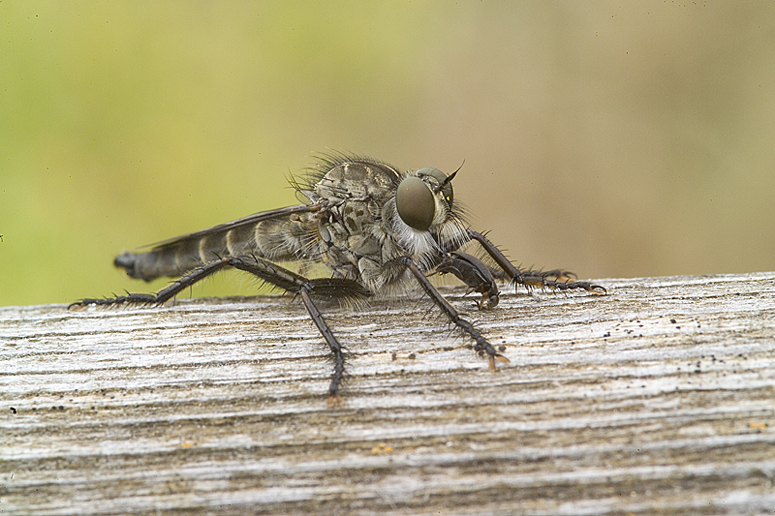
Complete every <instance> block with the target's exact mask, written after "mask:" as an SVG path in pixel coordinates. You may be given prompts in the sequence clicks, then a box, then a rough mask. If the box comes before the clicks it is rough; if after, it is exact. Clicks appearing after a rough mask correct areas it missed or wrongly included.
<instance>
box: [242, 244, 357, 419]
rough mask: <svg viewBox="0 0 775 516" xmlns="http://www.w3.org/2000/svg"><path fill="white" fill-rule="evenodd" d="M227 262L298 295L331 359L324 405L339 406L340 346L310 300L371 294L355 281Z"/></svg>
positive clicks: (254, 261)
mask: <svg viewBox="0 0 775 516" xmlns="http://www.w3.org/2000/svg"><path fill="white" fill-rule="evenodd" d="M230 262H231V265H232V266H233V267H235V268H237V269H240V270H243V271H246V272H249V273H251V274H253V275H255V276H258V277H259V278H261V279H262V280H264V281H266V282H268V283H271V284H273V285H276V286H278V287H280V288H283V289H285V290H287V291H289V292H294V293H297V294H299V297H301V302H302V303H303V304H304V308H306V309H307V312H308V313H309V315H310V317H311V318H312V322H314V323H315V326H317V327H318V330H320V333H321V335H323V339H325V341H326V344H328V347H329V349H330V350H331V354H332V356H333V359H334V372H333V374H332V375H331V384H330V385H329V387H328V404H329V406H331V405H338V404H340V403H341V402H342V397H341V395H340V394H339V387H340V386H341V384H342V381H343V380H344V375H345V368H344V354H343V353H342V345H341V344H340V343H339V340H338V339H337V338H336V336H335V335H334V332H333V331H331V328H330V327H329V326H328V323H327V322H326V320H325V319H324V318H323V314H321V313H320V310H319V309H318V307H317V306H316V305H315V303H314V302H313V300H312V296H316V297H322V298H326V299H363V298H365V297H368V296H370V295H371V293H370V292H369V291H368V290H367V289H366V288H365V287H364V286H363V285H361V284H360V283H358V282H357V281H353V280H349V279H344V278H320V279H307V278H305V277H304V276H301V275H299V274H296V273H295V272H292V271H289V270H288V269H285V268H283V267H280V266H278V265H276V264H274V263H272V262H270V261H267V260H263V259H261V258H256V257H252V256H241V257H237V258H231V259H230Z"/></svg>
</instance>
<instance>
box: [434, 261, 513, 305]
mask: <svg viewBox="0 0 775 516" xmlns="http://www.w3.org/2000/svg"><path fill="white" fill-rule="evenodd" d="M436 272H438V273H439V274H446V273H450V274H454V275H455V276H456V277H457V278H458V279H459V280H461V281H462V282H463V283H465V284H466V285H468V286H469V287H470V288H471V290H472V291H474V292H479V293H480V294H482V298H481V299H480V300H479V301H477V304H478V305H479V308H485V309H489V308H495V307H496V306H498V301H499V298H498V294H499V293H500V292H499V291H498V285H497V283H495V279H494V278H493V276H492V272H491V271H490V268H489V267H487V266H486V265H485V264H484V263H482V261H481V260H480V259H479V258H476V257H475V256H471V255H470V254H466V253H461V252H460V251H452V252H451V253H447V255H446V256H445V257H444V260H442V262H441V263H440V264H439V265H438V266H437V267H436Z"/></svg>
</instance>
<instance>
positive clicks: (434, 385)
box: [0, 273, 775, 516]
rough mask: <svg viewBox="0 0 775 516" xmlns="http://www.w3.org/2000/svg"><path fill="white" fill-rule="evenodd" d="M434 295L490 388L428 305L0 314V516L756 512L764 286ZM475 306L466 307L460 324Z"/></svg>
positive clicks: (747, 281) (724, 281)
mask: <svg viewBox="0 0 775 516" xmlns="http://www.w3.org/2000/svg"><path fill="white" fill-rule="evenodd" d="M601 283H603V284H605V285H606V286H608V287H609V291H610V295H608V296H605V297H601V296H592V295H584V294H581V295H579V294H573V295H569V296H564V295H553V294H541V295H540V296H538V298H536V297H533V296H528V295H524V294H521V295H513V294H507V295H504V296H503V299H502V302H501V305H500V306H499V307H498V308H497V309H496V310H493V311H489V312H478V311H476V310H474V309H473V308H472V301H471V300H470V299H466V298H463V297H461V291H460V290H455V291H451V293H450V296H451V298H452V299H453V303H454V304H456V305H457V306H458V307H470V310H469V311H470V313H471V314H472V315H473V316H474V317H475V318H476V319H477V321H478V323H479V326H480V327H481V328H482V329H483V330H484V331H485V333H486V334H487V335H488V336H489V337H491V340H492V342H493V343H495V344H496V345H501V344H503V345H505V346H506V348H507V349H506V352H505V354H506V355H507V356H508V357H509V358H510V359H511V364H510V365H508V366H501V367H499V370H498V372H497V373H490V372H489V371H488V370H487V364H486V361H484V360H482V359H480V358H478V357H476V356H475V355H474V353H473V352H472V351H469V350H468V349H466V348H467V345H468V342H467V341H466V340H464V339H463V338H461V337H459V336H457V334H454V333H452V334H451V333H450V331H449V330H448V329H445V327H444V325H439V324H438V320H437V319H438V318H437V317H436V313H435V312H434V311H432V310H431V311H429V307H428V304H427V303H425V302H415V301H410V302H406V301H377V302H374V303H373V304H372V305H371V306H370V307H367V308H365V309H363V310H359V311H348V310H344V309H338V308H332V309H329V310H328V311H327V312H326V313H327V314H328V317H329V320H330V321H331V323H332V325H333V326H334V327H335V329H336V330H337V331H338V334H339V336H340V337H341V339H342V341H343V342H344V343H346V344H347V345H348V348H349V356H350V361H349V371H350V374H351V376H350V378H349V381H348V383H347V384H346V388H345V390H344V396H345V403H344V405H343V406H341V407H338V408H328V407H327V406H326V388H327V384H328V375H329V367H330V365H329V364H328V363H327V361H326V360H325V357H326V350H325V345H324V344H323V342H322V339H321V338H320V337H319V336H318V334H317V332H316V330H315V328H314V326H313V325H312V323H311V322H310V321H309V319H308V317H307V316H306V313H305V311H304V310H303V308H302V307H301V306H300V304H299V303H297V302H295V301H294V300H293V299H292V298H290V297H283V296H274V297H272V296H266V297H258V298H229V299H206V300H181V301H179V302H178V303H177V305H176V306H174V307H164V308H157V309H155V308H122V309H114V310H109V309H100V308H88V309H85V310H82V311H79V312H68V311H66V310H65V308H64V307H63V306H61V305H55V306H30V307H6V308H0V354H1V361H0V414H2V417H0V460H1V461H2V470H1V471H0V475H2V477H1V478H0V512H2V513H3V514H18V515H21V514H33V513H35V514H123V513H131V514H160V513H173V512H174V513H184V514H210V513H217V514H242V513H253V512H255V513H267V514H269V513H276V514H288V513H299V514H305V513H309V514H372V513H374V512H377V511H379V512H380V513H384V514H439V513H441V514H451V513H455V514H531V515H541V514H569V515H571V514H572V515H578V514H627V513H632V514H637V515H638V516H642V515H647V514H687V515H688V514H692V515H694V514H760V513H762V514H763V513H766V514H771V513H772V510H773V507H775V488H773V479H774V478H775V430H774V427H775V295H774V294H775V273H762V274H748V275H737V276H709V277H671V278H651V279H627V280H605V281H601ZM466 309H469V308H466Z"/></svg>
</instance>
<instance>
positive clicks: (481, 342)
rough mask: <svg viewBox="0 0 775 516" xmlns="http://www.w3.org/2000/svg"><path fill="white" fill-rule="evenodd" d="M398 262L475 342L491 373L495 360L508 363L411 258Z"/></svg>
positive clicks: (477, 350)
mask: <svg viewBox="0 0 775 516" xmlns="http://www.w3.org/2000/svg"><path fill="white" fill-rule="evenodd" d="M398 261H399V263H401V265H403V266H404V267H406V268H407V269H409V271H410V272H411V273H412V275H413V276H414V277H415V279H416V280H417V281H418V282H419V283H420V286H421V287H422V289H423V290H424V291H425V293H426V294H428V297H430V298H431V299H432V300H433V302H434V303H436V306H438V307H439V308H440V309H441V311H442V312H444V315H446V316H447V317H448V318H449V320H450V321H451V322H452V324H454V325H455V326H457V327H458V328H460V329H461V330H463V331H464V332H465V333H467V334H468V335H469V336H470V337H471V338H472V339H473V340H474V341H475V342H476V345H475V346H474V350H475V351H476V352H477V353H479V354H480V355H483V354H484V353H487V358H488V360H489V366H490V370H491V371H495V360H496V359H497V360H499V361H500V362H503V363H504V364H508V363H509V359H508V358H506V357H505V356H503V355H501V354H500V353H498V352H497V351H496V350H495V348H494V347H493V346H492V344H490V343H489V342H488V341H487V339H485V338H484V336H483V335H482V332H480V331H479V330H477V329H476V328H475V327H474V325H473V324H471V322H470V321H468V320H466V319H464V318H463V317H461V316H460V314H459V313H458V311H457V310H455V308H454V307H453V306H452V305H451V304H449V301H447V300H446V299H444V296H442V295H441V294H439V291H438V290H436V289H435V288H434V286H433V285H432V284H431V282H430V281H428V278H426V277H425V274H423V272H422V271H421V270H420V268H419V267H418V266H417V264H416V263H414V261H413V260H412V259H411V258H409V257H408V256H405V257H403V258H399V260H398Z"/></svg>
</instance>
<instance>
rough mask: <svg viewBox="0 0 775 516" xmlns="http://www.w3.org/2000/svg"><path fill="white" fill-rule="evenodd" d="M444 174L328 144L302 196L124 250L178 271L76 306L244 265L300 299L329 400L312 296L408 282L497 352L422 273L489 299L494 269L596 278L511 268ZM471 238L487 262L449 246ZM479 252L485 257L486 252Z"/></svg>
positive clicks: (153, 272) (518, 276)
mask: <svg viewBox="0 0 775 516" xmlns="http://www.w3.org/2000/svg"><path fill="white" fill-rule="evenodd" d="M456 173H457V171H455V172H453V173H452V174H450V175H447V174H445V173H444V172H442V171H440V170H438V169H435V168H421V169H419V170H414V171H412V170H410V171H405V172H402V171H400V170H399V169H397V168H395V167H393V166H392V165H389V164H387V163H384V162H381V161H377V160H374V159H371V158H367V157H362V156H351V155H344V154H332V155H327V156H324V157H322V158H320V160H319V162H318V163H317V165H316V166H315V167H313V168H312V169H310V170H308V172H307V174H306V175H305V176H304V178H302V179H300V180H296V179H294V178H291V184H292V186H293V187H294V188H295V190H296V192H297V196H298V197H299V198H300V200H303V204H299V205H296V206H289V207H286V208H279V209H275V210H270V211H264V212H260V213H256V214H253V215H249V216H247V217H244V218H242V219H238V220H235V221H232V222H227V223H225V224H221V225H218V226H214V227H211V228H209V229H204V230H202V231H197V232H195V233H189V234H187V235H182V236H179V237H176V238H172V239H170V240H165V241H163V242H160V243H158V244H155V245H154V246H153V247H151V249H150V250H148V251H147V252H141V253H130V252H126V253H124V254H122V255H120V256H118V257H116V259H115V261H114V264H115V265H116V266H117V267H121V268H123V269H125V270H126V273H127V274H128V275H129V276H131V277H132V278H139V279H143V280H146V281H151V280H153V279H155V278H158V277H161V276H169V277H177V278H178V279H177V280H176V281H175V282H174V283H172V284H170V285H169V286H168V287H166V288H163V289H162V290H160V291H159V292H157V293H156V294H131V293H128V294H127V295H125V296H118V297H114V298H107V299H83V300H81V301H79V302H76V303H73V304H72V305H70V306H71V307H83V306H87V305H121V304H161V303H164V302H165V301H167V300H169V299H171V298H173V297H174V296H175V295H176V294H178V293H179V292H181V291H182V290H184V289H186V288H188V287H190V286H191V285H193V284H195V283H196V282H198V281H200V280H202V279H204V278H206V277H207V276H210V275H211V274H214V273H215V272H217V271H220V270H222V269H227V268H234V269H239V270H242V271H245V272H248V273H250V274H252V275H254V276H256V277H257V278H260V279H261V280H263V281H264V282H266V283H269V284H271V285H273V286H275V287H278V288H280V289H283V290H285V291H288V292H292V293H294V294H296V295H297V296H298V298H299V299H301V302H302V304H303V305H304V307H305V308H306V309H307V312H309V315H310V317H311V318H312V321H313V322H314V323H315V325H316V326H317V328H318V329H319V330H320V333H321V334H322V336H323V339H324V340H325V341H326V343H327V344H328V347H329V348H330V350H331V356H332V358H333V364H334V368H333V372H332V375H331V383H330V385H329V388H328V394H329V403H338V402H339V401H340V400H341V397H340V395H339V390H340V386H341V383H342V380H343V378H344V374H345V356H344V354H343V350H342V346H341V344H340V343H339V340H338V339H337V337H336V335H335V334H334V332H333V331H331V328H330V327H329V325H328V323H327V322H326V320H325V318H324V317H323V315H322V314H321V312H320V310H319V309H318V304H317V302H316V301H319V300H325V299H338V300H340V301H357V300H362V299H365V298H369V297H371V296H374V295H376V294H382V293H386V292H388V293H389V292H391V291H393V292H396V291H398V292H401V291H402V289H404V288H405V287H407V286H412V285H413V284H414V285H418V286H419V287H420V289H421V290H422V291H424V293H425V295H427V296H428V297H429V298H430V299H431V300H432V301H433V303H434V304H435V305H436V306H437V307H438V308H439V309H440V310H441V311H442V312H443V313H444V315H445V316H446V317H447V318H448V319H449V321H450V323H451V324H452V325H454V326H456V327H457V328H459V329H460V330H462V332H464V333H465V334H467V335H468V337H470V338H471V339H472V340H473V341H474V350H475V351H476V352H477V353H478V354H479V355H480V356H485V355H486V356H487V358H488V360H489V366H490V369H491V370H494V369H495V361H496V360H498V361H500V362H502V363H508V362H509V360H508V359H507V358H506V357H505V356H503V355H502V354H501V353H500V352H499V351H497V350H496V349H495V348H494V347H493V346H492V344H490V342H489V341H488V340H487V339H486V338H485V337H484V336H483V335H482V333H481V332H480V331H479V330H478V329H477V328H476V327H474V325H473V324H472V323H471V322H470V321H468V320H467V319H466V318H464V317H462V316H461V315H460V313H458V311H457V310H456V309H455V308H454V307H453V306H452V305H451V304H450V303H449V302H448V301H447V300H446V299H445V298H444V297H443V296H442V295H441V294H440V293H439V292H438V291H437V290H436V288H435V287H434V286H433V285H432V284H431V282H430V281H429V280H428V276H429V275H432V274H434V273H439V274H446V273H448V274H453V275H454V276H456V277H457V278H459V279H460V280H461V281H463V282H464V283H465V284H466V285H468V287H469V288H470V289H471V291H475V292H478V293H480V294H481V295H482V297H481V299H480V300H479V301H478V304H479V306H480V308H483V309H489V308H494V307H495V306H497V304H498V299H499V298H498V296H499V290H498V284H497V282H496V280H499V281H500V280H507V281H510V282H511V283H512V284H514V285H515V286H517V285H523V286H525V287H526V288H528V289H531V288H548V289H558V290H569V289H582V290H586V291H588V292H592V293H598V294H604V293H605V289H604V288H603V287H601V286H600V285H595V284H592V283H589V282H585V281H573V280H572V278H571V274H570V273H568V272H566V271H563V270H552V271H534V270H523V269H519V268H518V267H515V266H514V265H512V264H511V262H510V261H509V260H508V259H506V257H505V256H504V255H503V253H502V252H501V251H500V250H499V249H498V248H497V247H496V246H495V245H494V244H493V243H492V242H490V241H489V240H488V239H487V238H486V237H485V236H484V235H483V234H482V233H479V232H477V231H474V230H473V229H471V228H470V227H469V226H468V224H466V222H465V219H464V217H463V215H462V212H461V210H460V208H459V207H458V206H457V204H456V203H455V200H454V196H453V191H452V179H453V178H454V177H455V174H456ZM472 240H476V241H477V242H478V243H479V244H480V245H481V247H482V248H483V249H484V251H485V252H486V254H487V255H489V257H490V259H491V261H492V266H490V265H486V264H485V263H483V262H482V261H481V260H480V259H479V258H476V257H475V256H472V255H470V254H467V253H464V252H461V251H460V249H461V248H462V247H463V246H465V245H466V244H467V243H469V242H471V241H472ZM488 260H489V259H488ZM278 262H283V263H285V262H299V263H300V265H301V267H302V269H301V270H302V271H303V270H306V268H307V267H308V266H309V265H310V264H313V263H322V264H325V265H326V266H328V268H329V269H330V270H331V274H330V276H329V277H325V278H307V277H305V276H304V275H302V274H300V273H299V272H294V271H292V270H290V269H288V268H286V267H283V266H281V265H279V264H278Z"/></svg>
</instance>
